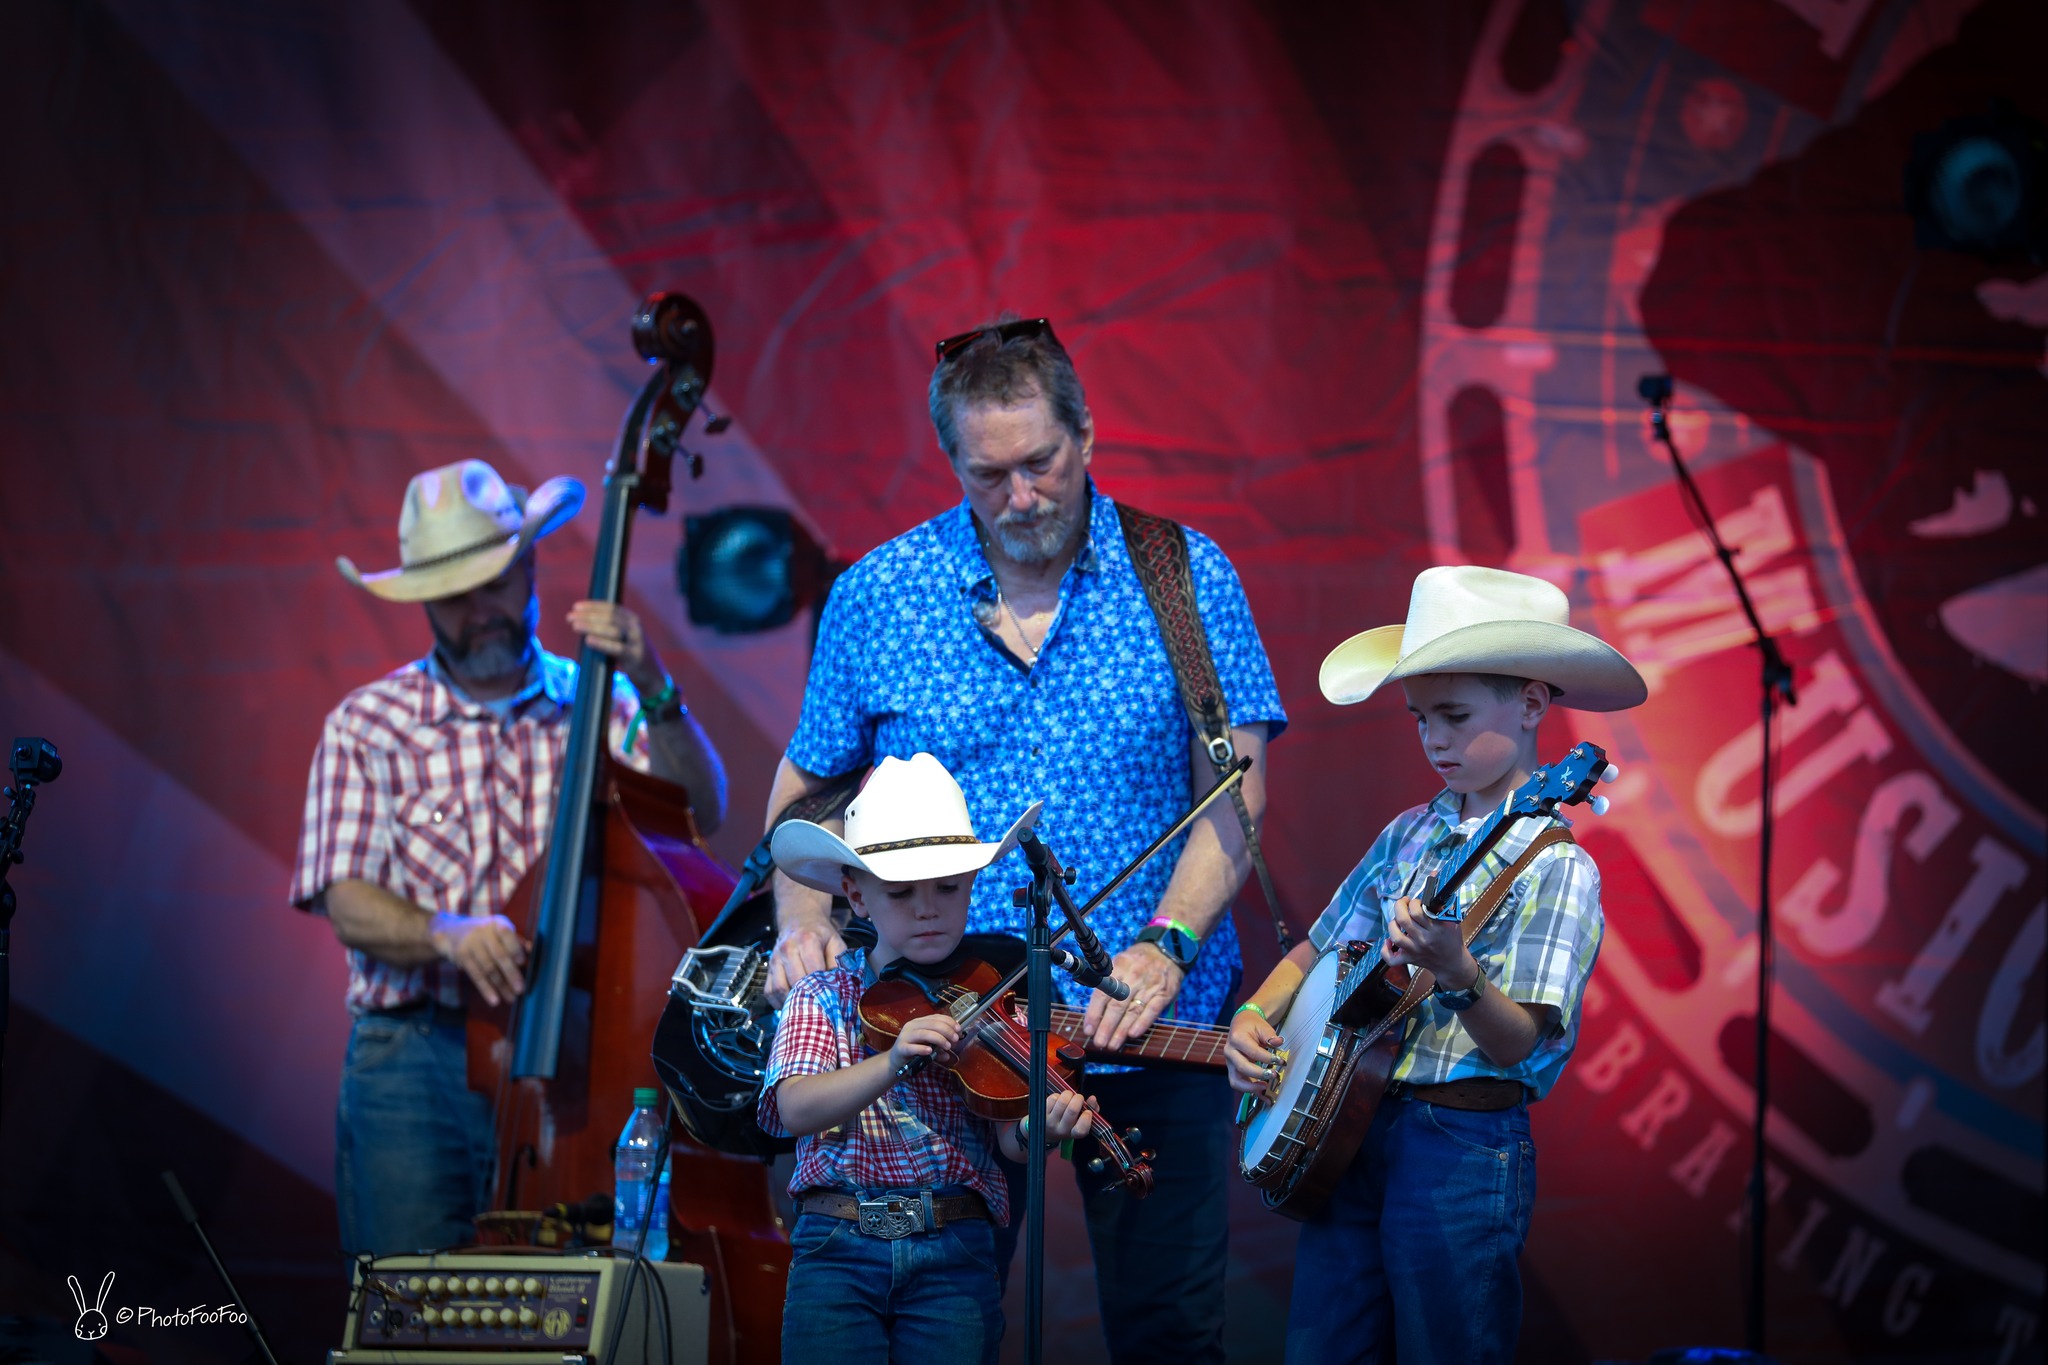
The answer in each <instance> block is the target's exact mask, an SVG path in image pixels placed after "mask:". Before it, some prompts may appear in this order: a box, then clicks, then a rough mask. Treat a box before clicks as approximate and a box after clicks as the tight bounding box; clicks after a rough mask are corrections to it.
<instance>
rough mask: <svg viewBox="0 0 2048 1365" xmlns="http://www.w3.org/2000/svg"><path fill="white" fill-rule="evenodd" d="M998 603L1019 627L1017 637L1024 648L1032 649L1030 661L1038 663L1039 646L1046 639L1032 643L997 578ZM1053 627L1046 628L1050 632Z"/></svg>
mask: <svg viewBox="0 0 2048 1365" xmlns="http://www.w3.org/2000/svg"><path fill="white" fill-rule="evenodd" d="M996 605H997V606H998V607H1001V608H1002V611H1003V615H1005V616H1007V617H1009V618H1010V624H1011V625H1013V626H1015V627H1016V628H1017V638H1018V639H1019V640H1022V641H1023V642H1024V648H1025V649H1027V650H1029V651H1031V659H1030V662H1032V663H1034V664H1035V663H1037V662H1038V650H1039V646H1040V645H1043V644H1044V643H1045V641H1044V640H1043V639H1041V640H1040V641H1039V642H1038V644H1037V645H1034V644H1032V643H1031V637H1030V636H1029V635H1026V634H1025V633H1024V623H1023V622H1022V621H1020V620H1018V619H1017V613H1016V612H1015V611H1013V610H1011V608H1010V599H1009V598H1007V597H1005V596H1003V583H1002V580H1001V579H997V580H996ZM1051 629H1052V628H1051V627H1050V626H1048V627H1047V628H1046V630H1047V633H1050V632H1051Z"/></svg>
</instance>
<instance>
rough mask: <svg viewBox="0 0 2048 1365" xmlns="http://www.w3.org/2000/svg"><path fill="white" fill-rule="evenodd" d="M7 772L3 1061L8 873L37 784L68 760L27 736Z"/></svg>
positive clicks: (1, 898)
mask: <svg viewBox="0 0 2048 1365" xmlns="http://www.w3.org/2000/svg"><path fill="white" fill-rule="evenodd" d="M7 770H8V772H9V773H11V774H13V777H14V785H13V786H12V787H9V788H8V789H7V790H6V792H5V793H4V795H5V796H6V797H7V798H8V809H7V818H6V819H5V820H0V1061H4V1060H5V1056H6V1047H7V1014H8V1011H9V1009H10V1008H11V1004H10V1001H9V995H10V991H11V987H12V980H11V971H10V968H9V966H8V959H9V953H10V951H11V948H12V941H13V938H14V907H15V900H14V888H13V887H11V886H9V885H8V884H7V873H8V871H9V870H10V869H11V868H13V866H14V865H15V864H16V863H18V862H21V861H22V854H21V841H22V839H23V838H24V837H26V836H27V834H28V817H29V816H30V814H31V813H33V812H34V810H35V808H36V787H37V785H38V784H39V783H43V782H55V781H56V780H57V776H58V774H60V773H62V772H63V771H64V760H63V759H61V758H59V757H58V756H57V746H56V745H54V744H52V743H50V741H49V740H47V739H36V738H34V737H26V738H22V739H17V740H15V741H14V747H13V749H12V750H11V751H10V752H9V753H8V756H7ZM0 1099H4V1087H0Z"/></svg>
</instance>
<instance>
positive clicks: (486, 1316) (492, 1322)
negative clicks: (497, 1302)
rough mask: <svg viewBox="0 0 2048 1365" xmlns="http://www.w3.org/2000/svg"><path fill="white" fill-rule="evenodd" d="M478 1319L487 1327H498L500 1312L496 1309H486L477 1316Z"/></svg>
mask: <svg viewBox="0 0 2048 1365" xmlns="http://www.w3.org/2000/svg"><path fill="white" fill-rule="evenodd" d="M477 1318H478V1320H479V1321H481V1322H482V1323H483V1325H484V1326H486V1327H496V1326H497V1325H498V1310H497V1309H495V1308H486V1309H484V1311H483V1312H481V1313H479V1314H478V1315H477Z"/></svg>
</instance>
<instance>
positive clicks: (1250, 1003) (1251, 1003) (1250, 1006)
mask: <svg viewBox="0 0 2048 1365" xmlns="http://www.w3.org/2000/svg"><path fill="white" fill-rule="evenodd" d="M1246 1010H1254V1011H1257V1013H1258V1016H1259V1018H1261V1019H1264V1020H1265V1021H1266V1022H1267V1023H1269V1024H1270V1023H1272V1022H1273V1017H1272V1016H1271V1015H1269V1014H1267V1013H1266V1011H1265V1010H1263V1009H1261V1008H1260V1007H1259V1002H1258V1001H1256V1000H1247V1001H1245V1002H1244V1003H1243V1004H1242V1005H1239V1006H1238V1007H1237V1008H1236V1009H1234V1010H1232V1011H1231V1013H1230V1017H1231V1018H1233V1019H1235V1018H1237V1016H1238V1015H1240V1014H1243V1013H1244V1012H1245V1011H1246Z"/></svg>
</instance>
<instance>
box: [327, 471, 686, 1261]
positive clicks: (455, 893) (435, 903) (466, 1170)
mask: <svg viewBox="0 0 2048 1365" xmlns="http://www.w3.org/2000/svg"><path fill="white" fill-rule="evenodd" d="M582 502H583V489H582V487H581V485H579V484H577V483H576V482H575V481H574V480H571V479H554V480H550V481H549V482H548V483H547V484H544V485H542V487H541V488H540V489H538V490H536V491H535V492H534V494H533V495H532V496H531V497H529V498H522V497H521V496H520V494H518V493H517V492H515V491H514V490H513V489H511V488H509V487H508V486H507V485H506V484H505V483H504V481H503V480H502V479H500V478H499V477H498V475H497V473H496V472H495V471H494V470H492V469H491V467H490V466H489V465H487V464H485V463H483V462H482V461H480V460H469V461H465V462H463V463H461V464H457V465H449V466H446V467H444V468H441V469H436V470H430V471H428V472H427V473H424V474H421V475H420V476H418V477H417V478H415V479H413V481H412V483H411V484H410V486H409V487H408V488H407V490H406V498H405V505H404V511H403V512H402V514H401V516H400V520H399V545H400V554H401V561H402V567H400V568H398V569H394V570H391V571H389V572H386V573H379V574H363V573H360V572H358V571H357V570H356V568H355V566H354V565H353V564H352V563H350V562H349V561H347V560H345V559H344V560H342V561H341V570H342V574H343V576H344V577H346V578H348V579H349V580H350V581H351V582H354V583H356V584H358V585H359V586H361V587H363V588H364V589H365V590H366V591H369V592H371V593H372V594H374V595H376V596H378V597H381V598H383V599H385V600H387V601H396V602H418V603H421V604H422V605H423V606H424V607H425V610H426V617H427V623H428V626H429V628H430V629H431V631H432V633H433V636H434V648H433V650H432V651H431V652H430V653H429V654H428V655H427V656H426V657H425V658H424V659H421V660H419V661H417V662H415V663H411V664H407V665H406V666H405V667H403V668H400V669H398V670H397V671H396V672H394V673H391V674H389V675H387V676H385V677H383V678H380V679H378V680H377V681H375V682H373V683H370V684H368V685H367V686H364V687H360V688H358V689H356V690H355V691H354V692H351V693H350V694H349V695H348V696H347V697H346V698H344V699H343V700H342V703H341V705H339V706H338V707H336V708H335V709H334V711H333V712H332V713H331V714H330V715H329V716H328V717H327V722H326V725H325V727H324V728H323V730H322V732H321V737H320V747H319V749H318V750H317V751H316V752H315V754H314V757H313V767H312V773H311V776H310V778H309V780H308V784H307V791H306V812H305V820H304V823H303V825H302V827H301V831H300V838H299V855H298V866H297V869H296V871H295V873H294V874H293V881H292V893H291V894H292V901H293V903H294V904H296V905H297V906H299V907H300V908H301V909H305V910H311V911H315V912H317V913H321V914H324V915H326V916H327V918H328V920H329V922H330V923H331V924H332V925H333V927H334V933H335V937H336V938H338V939H339V940H340V941H341V943H342V946H343V947H345V948H346V949H347V950H348V962H349V986H348V1008H349V1010H350V1012H351V1013H352V1014H353V1015H354V1016H355V1020H354V1025H353V1028H352V1031H351V1033H350V1036H349V1045H348V1054H347V1060H346V1063H345V1065H344V1067H343V1072H342V1080H341V1096H340V1104H339V1108H338V1112H337V1117H336V1151H335V1168H336V1169H335V1194H336V1203H337V1206H338V1211H339V1214H340V1220H341V1235H342V1244H343V1246H344V1248H345V1249H346V1250H347V1251H348V1252H349V1253H350V1254H351V1255H360V1254H363V1253H369V1254H375V1255H382V1254H387V1253H393V1252H400V1251H413V1250H419V1249H422V1248H433V1247H441V1246H448V1245H452V1244H455V1243H459V1242H464V1241H467V1240H469V1239H470V1237H471V1234H472V1224H471V1219H472V1218H473V1217H474V1215H475V1214H476V1213H477V1212H478V1211H479V1210H480V1209H481V1208H482V1206H483V1202H484V1200H485V1198H486V1196H487V1193H488V1183H489V1179H490V1172H491V1160H492V1155H493V1143H492V1138H491V1130H490V1115H489V1110H488V1106H487V1105H486V1103H485V1100H484V1097H483V1096H481V1095H477V1094H474V1093H472V1092H471V1091H470V1090H469V1089H468V1086H467V1079H466V1072H467V1064H466V1059H465V1055H464V1048H465V1040H464V1030H463V984H462V983H463V981H464V979H465V978H466V979H467V980H468V981H469V983H470V985H471V986H472V987H473V988H474V989H475V990H476V992H477V993H478V994H479V995H481V996H482V997H483V998H484V999H485V1000H486V1001H488V1002H490V1003H491V1004H494V1005H495V1004H497V1003H498V1002H499V1001H501V1000H506V999H511V998H513V997H516V996H517V995H519V994H520V992H521V991H522V990H523V989H524V987H525V980H524V976H523V966H524V963H525V960H526V945H525V944H524V943H522V942H521V940H520V938H519V936H518V934H517V933H516V932H515V931H514V929H513V927H512V923H511V921H510V920H508V919H506V918H505V917H504V916H503V915H502V914H501V913H499V912H500V911H501V910H502V909H503V908H504V906H505V903H506V901H507V900H508V899H509V898H510V897H511V894H512V891H513V888H514V887H516V886H517V885H518V883H519V879H520V877H521V876H522V875H523V874H524V873H525V872H526V870H527V869H528V868H529V867H531V866H532V865H533V863H534V862H535V860H536V859H537V858H538V857H539V855H540V853H541V852H542V850H543V849H544V848H545V846H546V843H547V838H548V832H549V826H550V824H551V821H552V816H553V813H554V805H555V801H554V793H555V784H556V778H557V772H558V769H559V768H560V765H561V762H562V757H563V752H564V750H565V749H566V747H567V743H568V731H569V712H570V704H571V702H572V700H573V698H574V696H575V692H576V665H575V664H574V663H573V662H572V661H570V660H568V659H563V658H560V657H557V656H555V655H552V654H549V653H548V652H547V651H545V650H543V649H541V648H540V645H539V642H538V641H537V640H536V638H535V635H534V630H535V627H536V625H537V624H538V621H539V610H540V607H539V598H538V594H537V591H536V586H535V572H534V558H533V545H534V542H536V541H538V540H539V539H540V538H541V537H542V536H544V535H547V534H548V533H549V532H551V531H553V530H555V529H557V528H558V527H560V526H561V525H563V524H565V523H566V522H567V521H568V520H569V518H570V517H572V516H574V515H575V513H576V511H577V509H578V508H579V507H580V506H581V505H582ZM569 622H570V624H571V626H572V627H574V628H575V629H576V631H577V632H578V633H579V634H581V635H582V636H583V638H584V639H585V640H586V641H587V642H588V643H589V644H590V645H592V646H593V647H594V648H596V649H597V650H599V651H600V652H601V653H604V654H606V655H609V656H610V657H611V658H612V659H613V660H615V661H616V663H617V667H618V676H617V678H616V679H615V687H614V695H613V699H612V709H611V722H612V724H611V738H612V743H613V747H614V749H615V750H617V751H618V752H619V753H620V756H621V757H622V758H624V759H625V760H626V761H627V762H630V763H632V764H634V765H635V766H636V767H640V768H643V769H648V770H651V771H652V772H654V773H655V774H656V775H657V776H660V777H664V778H667V779H668V780H669V781H672V782H676V783H678V784H679V785H681V786H682V787H684V788H685V789H686V790H687V791H688V792H689V794H690V800H691V804H692V805H693V807H694V808H695V810H696V812H697V819H698V822H699V824H700V825H701V826H703V827H704V828H706V829H712V828H716V827H717V824H718V822H719V820H720V819H721V818H722V817H723V815H724V809H725V775H724V771H723V769H722V768H721V766H720V763H719V759H718V754H717V751H716V750H715V749H713V748H712V746H711V743H710V741H709V740H708V739H707V738H706V737H705V735H704V732H703V731H702V729H700V728H699V727H698V725H697V723H696V721H695V720H693V719H692V718H691V717H690V715H689V712H688V710H687V708H685V707H684V706H683V705H682V704H681V702H680V700H679V698H678V696H677V693H676V689H675V685H674V683H673V682H672V681H671V680H670V679H669V676H668V673H667V671H666V670H665V669H664V668H663V667H662V664H661V660H660V658H659V656H657V655H656V653H655V651H654V649H653V647H652V645H650V644H649V643H648V641H647V638H646V635H645V633H644V631H643V630H642V629H641V626H640V622H639V621H638V620H637V619H636V618H635V616H634V614H633V613H632V612H631V611H629V610H627V609H626V608H625V607H623V606H619V605H616V604H613V603H605V602H579V603H577V604H576V606H575V607H574V608H573V609H572V610H571V611H570V614H569ZM636 694H637V695H636ZM636 715H637V717H638V721H639V724H638V725H637V726H636V725H635V724H634V720H635V717H636ZM629 731H637V733H635V734H634V735H633V742H632V743H631V744H630V746H629V745H627V744H626V742H625V741H626V739H627V736H628V733H629ZM629 749H630V752H628V750H629Z"/></svg>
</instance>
